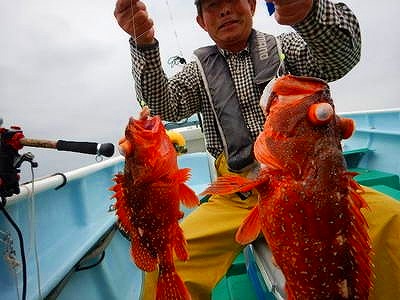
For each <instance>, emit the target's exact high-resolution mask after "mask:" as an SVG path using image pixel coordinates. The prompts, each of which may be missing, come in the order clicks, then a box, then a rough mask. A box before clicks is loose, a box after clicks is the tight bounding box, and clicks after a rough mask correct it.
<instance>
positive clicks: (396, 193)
mask: <svg viewBox="0 0 400 300" xmlns="http://www.w3.org/2000/svg"><path fill="white" fill-rule="evenodd" d="M371 187H372V188H373V189H375V190H377V191H379V192H382V193H384V194H386V195H389V196H390V197H392V198H394V199H396V200H400V190H398V189H394V188H392V187H390V186H387V185H383V184H380V185H373V186H371Z"/></svg>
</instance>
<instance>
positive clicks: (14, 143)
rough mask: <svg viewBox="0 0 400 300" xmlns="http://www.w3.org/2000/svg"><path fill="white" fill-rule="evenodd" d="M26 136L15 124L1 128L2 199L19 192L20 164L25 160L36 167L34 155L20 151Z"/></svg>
mask: <svg viewBox="0 0 400 300" xmlns="http://www.w3.org/2000/svg"><path fill="white" fill-rule="evenodd" d="M22 138H24V135H23V133H22V130H21V129H20V128H19V127H16V126H13V127H11V128H10V129H5V128H0V197H1V198H2V199H4V198H6V197H11V196H12V195H14V194H19V192H20V190H19V179H20V175H19V173H20V169H19V168H20V166H21V164H22V163H23V162H24V161H27V162H29V163H30V164H31V166H32V167H33V168H36V167H37V166H38V164H37V163H36V162H34V161H33V159H34V156H33V154H32V153H30V152H28V153H25V154H23V155H20V154H19V153H18V150H20V149H21V148H22V144H21V142H20V140H21V139H22Z"/></svg>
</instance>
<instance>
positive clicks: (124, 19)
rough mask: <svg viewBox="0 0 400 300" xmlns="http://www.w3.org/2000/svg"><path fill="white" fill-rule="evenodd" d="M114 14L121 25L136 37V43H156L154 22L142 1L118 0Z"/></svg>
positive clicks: (139, 44) (140, 44) (141, 44)
mask: <svg viewBox="0 0 400 300" xmlns="http://www.w3.org/2000/svg"><path fill="white" fill-rule="evenodd" d="M114 16H115V19H116V20H117V22H118V24H119V26H120V27H121V28H122V29H123V30H124V31H125V32H127V33H128V34H129V35H131V36H132V37H133V38H134V40H135V41H136V45H138V46H143V45H149V44H153V43H154V41H155V40H154V27H153V24H154V23H153V20H152V19H150V18H149V15H148V13H147V9H146V5H145V4H144V3H143V2H142V1H140V0H117V3H116V4H115V10H114Z"/></svg>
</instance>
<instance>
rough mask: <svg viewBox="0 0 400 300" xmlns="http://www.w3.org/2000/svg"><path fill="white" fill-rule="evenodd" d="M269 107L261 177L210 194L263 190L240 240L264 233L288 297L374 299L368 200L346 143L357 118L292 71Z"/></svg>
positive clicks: (228, 182)
mask: <svg viewBox="0 0 400 300" xmlns="http://www.w3.org/2000/svg"><path fill="white" fill-rule="evenodd" d="M265 112H266V115H267V119H266V122H265V124H264V130H263V131H262V132H261V134H260V135H259V136H258V138H257V140H256V142H255V146H254V153H255V157H256V159H257V160H258V162H259V163H260V170H259V171H258V173H257V176H256V178H254V179H247V178H243V177H240V176H229V177H225V178H224V177H222V178H220V179H219V180H217V182H216V183H214V184H213V185H212V186H210V187H209V188H208V189H207V190H206V191H204V192H203V193H204V194H229V193H233V192H238V191H242V192H245V191H249V190H251V189H253V188H255V189H256V190H257V192H258V195H259V203H258V204H257V205H256V206H255V207H254V209H253V210H252V211H251V212H250V214H249V215H248V217H247V218H246V219H245V220H244V221H243V223H242V225H241V226H240V228H239V230H238V231H237V234H236V240H237V241H238V242H239V243H241V244H247V243H250V242H251V241H253V240H254V239H256V238H257V236H258V235H259V233H260V231H262V233H263V234H264V236H265V238H266V240H267V242H268V245H269V247H270V248H271V251H272V253H273V256H274V259H275V261H276V264H277V265H278V266H279V267H280V268H281V270H282V272H283V274H284V275H285V278H286V291H287V296H288V299H304V300H305V299H307V300H308V299H368V294H369V290H370V288H371V286H372V282H371V280H372V278H371V277H372V264H371V257H370V255H371V243H370V239H369V236H368V232H367V223H366V220H365V219H364V217H363V215H362V214H361V213H360V209H361V208H363V207H367V204H366V202H365V200H364V199H363V198H362V196H361V195H360V193H361V187H360V186H359V185H358V184H357V183H356V182H355V181H354V180H353V176H354V175H355V174H354V173H350V172H348V171H347V169H346V165H345V161H344V158H343V155H342V151H341V145H340V141H341V139H346V138H349V137H350V136H351V134H352V133H353V130H354V123H353V121H352V120H350V119H345V118H340V117H339V116H337V115H336V114H335V112H334V105H333V101H332V99H331V97H330V93H329V88H328V85H327V84H326V83H325V82H324V81H322V80H319V79H315V78H306V77H295V76H291V75H287V76H284V77H281V78H279V79H278V80H277V81H276V82H275V83H274V85H273V87H272V92H271V95H270V97H269V101H268V107H266V111H265Z"/></svg>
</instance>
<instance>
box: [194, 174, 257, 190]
mask: <svg viewBox="0 0 400 300" xmlns="http://www.w3.org/2000/svg"><path fill="white" fill-rule="evenodd" d="M259 183H260V182H259V181H254V180H250V179H247V178H244V177H242V176H239V175H227V176H221V177H218V179H217V181H215V182H214V183H212V184H211V185H210V186H209V187H208V188H207V189H205V190H204V191H203V192H201V193H200V195H208V194H211V195H227V194H233V193H236V192H248V191H250V190H252V189H253V188H254V187H256V186H257V185H258V184H259Z"/></svg>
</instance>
